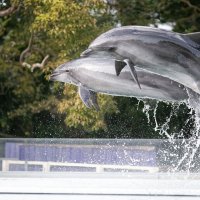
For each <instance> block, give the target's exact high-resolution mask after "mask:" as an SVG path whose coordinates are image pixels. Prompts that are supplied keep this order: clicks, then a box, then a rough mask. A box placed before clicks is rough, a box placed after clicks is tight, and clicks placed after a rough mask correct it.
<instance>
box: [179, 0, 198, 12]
mask: <svg viewBox="0 0 200 200" xmlns="http://www.w3.org/2000/svg"><path fill="white" fill-rule="evenodd" d="M181 2H182V3H185V4H187V5H188V7H190V8H193V9H194V10H195V11H198V12H200V8H199V7H198V6H194V5H192V4H191V2H190V1H189V0H181Z"/></svg>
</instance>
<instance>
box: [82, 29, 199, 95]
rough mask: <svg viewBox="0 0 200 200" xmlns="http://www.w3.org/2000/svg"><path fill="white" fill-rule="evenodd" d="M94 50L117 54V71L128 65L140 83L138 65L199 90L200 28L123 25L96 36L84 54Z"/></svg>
mask: <svg viewBox="0 0 200 200" xmlns="http://www.w3.org/2000/svg"><path fill="white" fill-rule="evenodd" d="M94 53H95V54H96V55H97V56H98V53H99V54H100V56H101V57H102V55H107V56H108V55H111V56H113V55H114V56H115V60H116V61H115V67H116V74H120V72H121V70H122V69H123V67H125V66H127V65H128V66H129V68H130V71H132V76H133V77H134V79H135V81H136V82H137V83H138V86H140V85H139V83H140V84H141V80H140V79H139V78H138V71H137V70H136V67H137V68H142V69H145V70H148V71H150V72H153V73H155V74H158V75H161V76H163V77H166V78H169V79H171V80H173V81H176V82H178V83H181V84H182V85H184V86H186V87H188V88H190V89H192V90H193V91H195V92H197V93H199V94H200V32H198V33H192V34H179V33H175V32H170V31H164V30H160V29H157V28H151V27H142V26H124V27H119V28H114V29H112V30H110V31H108V32H106V33H103V34H102V35H100V36H99V37H97V38H96V39H95V40H94V41H93V42H92V43H91V44H90V45H89V48H88V49H87V50H86V51H84V52H83V53H82V55H81V56H82V57H85V56H91V55H92V54H94ZM122 62H124V64H122ZM141 88H142V86H141ZM142 90H143V88H142Z"/></svg>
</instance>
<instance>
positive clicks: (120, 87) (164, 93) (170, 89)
mask: <svg viewBox="0 0 200 200" xmlns="http://www.w3.org/2000/svg"><path fill="white" fill-rule="evenodd" d="M136 70H137V76H138V79H139V80H140V85H141V88H142V90H141V89H140V88H139V87H138V85H137V83H136V82H135V81H134V79H133V77H132V75H131V72H130V70H129V67H128V66H125V67H124V68H123V69H122V70H121V73H120V75H118V76H117V75H116V70H115V59H111V58H108V57H107V58H106V57H105V58H100V57H85V58H84V57H83V58H79V59H76V60H72V61H70V62H67V63H64V64H62V65H60V66H59V67H58V68H57V69H56V70H54V71H53V73H52V75H51V77H50V80H53V81H61V82H65V83H70V84H73V85H76V86H78V92H79V95H80V97H81V99H82V101H83V103H84V104H85V105H86V106H87V107H88V108H95V109H96V110H99V105H98V102H97V93H104V94H108V95H113V96H127V97H137V98H149V99H157V100H161V101H172V102H176V101H184V100H187V99H188V98H189V96H188V91H187V88H185V87H184V86H183V85H181V84H179V83H177V82H175V81H172V80H170V79H168V78H165V77H162V76H159V75H157V74H154V73H151V72H149V71H146V70H143V69H140V68H137V67H136Z"/></svg>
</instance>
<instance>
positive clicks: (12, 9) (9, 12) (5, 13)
mask: <svg viewBox="0 0 200 200" xmlns="http://www.w3.org/2000/svg"><path fill="white" fill-rule="evenodd" d="M19 7H20V5H19V6H11V7H9V8H7V9H6V10H1V11H0V17H4V16H8V15H12V14H13V13H15V12H16V11H18V10H19Z"/></svg>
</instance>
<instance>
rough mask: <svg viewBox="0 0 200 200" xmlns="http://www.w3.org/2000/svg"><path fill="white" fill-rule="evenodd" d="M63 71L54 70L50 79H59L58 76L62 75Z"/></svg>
mask: <svg viewBox="0 0 200 200" xmlns="http://www.w3.org/2000/svg"><path fill="white" fill-rule="evenodd" d="M62 73H63V72H62V71H56V70H55V71H53V73H52V74H51V76H50V79H49V80H50V81H56V80H57V77H58V76H59V75H61V74H62Z"/></svg>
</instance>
